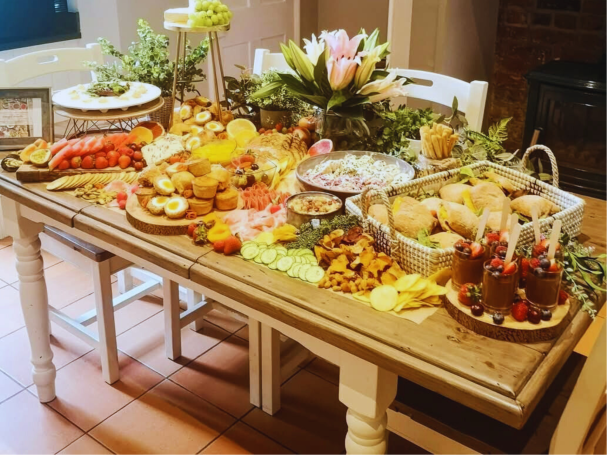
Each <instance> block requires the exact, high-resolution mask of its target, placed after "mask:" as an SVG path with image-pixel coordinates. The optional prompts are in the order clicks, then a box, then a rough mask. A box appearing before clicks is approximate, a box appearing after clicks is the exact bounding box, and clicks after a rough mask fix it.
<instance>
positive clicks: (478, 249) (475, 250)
mask: <svg viewBox="0 0 607 455" xmlns="http://www.w3.org/2000/svg"><path fill="white" fill-rule="evenodd" d="M470 250H471V251H472V253H470V259H474V258H478V257H481V256H482V255H483V253H484V252H485V250H483V246H482V245H481V244H480V243H477V242H473V243H472V244H471V245H470Z"/></svg>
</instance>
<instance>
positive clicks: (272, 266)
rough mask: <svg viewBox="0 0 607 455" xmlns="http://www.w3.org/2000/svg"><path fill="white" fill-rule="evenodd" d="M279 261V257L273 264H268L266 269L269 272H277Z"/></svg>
mask: <svg viewBox="0 0 607 455" xmlns="http://www.w3.org/2000/svg"><path fill="white" fill-rule="evenodd" d="M279 259H280V257H277V258H276V260H275V261H274V262H270V263H269V264H268V268H269V269H270V270H278V260H279Z"/></svg>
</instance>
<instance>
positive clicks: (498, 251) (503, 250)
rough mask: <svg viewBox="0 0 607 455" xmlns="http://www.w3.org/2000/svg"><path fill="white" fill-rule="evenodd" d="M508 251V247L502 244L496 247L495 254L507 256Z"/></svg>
mask: <svg viewBox="0 0 607 455" xmlns="http://www.w3.org/2000/svg"><path fill="white" fill-rule="evenodd" d="M507 252H508V248H507V247H505V246H503V245H500V246H498V247H497V248H495V254H497V255H498V256H506V253H507Z"/></svg>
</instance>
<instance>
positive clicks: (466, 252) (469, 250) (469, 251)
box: [463, 247, 472, 254]
mask: <svg viewBox="0 0 607 455" xmlns="http://www.w3.org/2000/svg"><path fill="white" fill-rule="evenodd" d="M463 253H464V254H470V253H472V250H471V249H470V248H468V247H466V248H464V251H463Z"/></svg>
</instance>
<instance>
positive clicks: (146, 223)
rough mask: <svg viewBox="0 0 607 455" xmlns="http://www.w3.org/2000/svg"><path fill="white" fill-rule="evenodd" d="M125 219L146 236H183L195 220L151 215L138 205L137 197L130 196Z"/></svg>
mask: <svg viewBox="0 0 607 455" xmlns="http://www.w3.org/2000/svg"><path fill="white" fill-rule="evenodd" d="M126 219H127V220H128V221H129V223H131V224H132V225H133V226H134V227H135V228H136V229H138V230H140V231H141V232H145V233H146V234H155V235H184V234H187V232H188V226H189V225H190V224H191V223H193V222H194V221H196V220H186V219H185V218H181V219H179V220H172V219H170V218H168V217H167V216H166V215H160V216H156V215H152V214H151V213H150V212H148V211H147V210H146V209H144V208H143V207H141V206H140V205H139V201H138V200H137V196H136V195H134V194H132V195H131V196H129V199H128V200H127V201H126Z"/></svg>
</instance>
